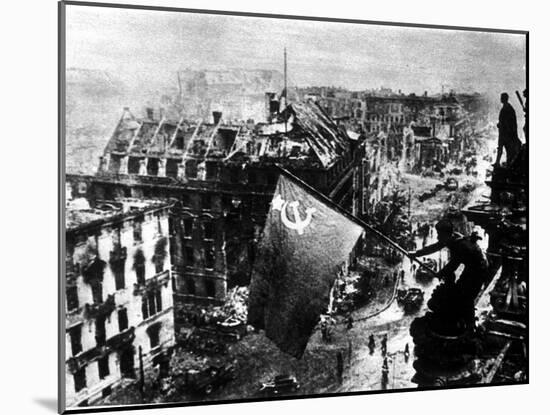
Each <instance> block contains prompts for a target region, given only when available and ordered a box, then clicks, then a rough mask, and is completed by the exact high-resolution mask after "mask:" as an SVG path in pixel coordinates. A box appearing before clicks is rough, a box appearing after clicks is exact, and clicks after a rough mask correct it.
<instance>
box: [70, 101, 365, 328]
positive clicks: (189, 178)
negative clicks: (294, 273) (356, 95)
mask: <svg viewBox="0 0 550 415" xmlns="http://www.w3.org/2000/svg"><path fill="white" fill-rule="evenodd" d="M265 102H266V106H265V111H266V118H267V119H268V122H266V123H258V124H252V123H245V122H242V123H238V124H235V123H226V122H224V119H223V116H222V114H221V113H220V112H214V114H213V119H212V120H211V121H206V120H205V121H199V122H189V121H187V120H185V119H183V118H181V119H180V120H169V119H167V118H166V117H162V118H160V119H159V118H158V117H154V114H153V111H152V110H149V111H148V112H147V114H146V117H144V118H137V117H135V116H134V115H133V114H132V113H131V112H130V111H129V110H128V109H125V110H124V112H123V115H122V117H121V119H120V122H119V123H118V125H117V126H116V129H115V132H114V134H113V136H112V137H111V140H110V141H109V143H108V144H107V147H106V149H105V153H104V156H103V157H102V158H101V161H100V166H99V169H98V173H97V175H95V176H69V177H68V180H69V181H70V182H74V183H75V186H76V187H77V188H78V186H85V187H86V191H85V193H86V195H87V196H88V197H93V198H97V199H117V198H121V197H122V198H123V197H133V198H154V199H159V200H172V201H173V202H174V204H173V206H172V208H171V216H170V219H169V221H170V225H169V229H170V232H171V240H170V247H171V258H172V269H173V274H174V279H175V296H174V298H175V308H176V313H175V315H176V326H178V327H179V325H180V323H181V325H182V326H183V325H185V324H187V323H186V321H187V318H186V315H187V314H188V310H189V309H190V308H193V307H195V308H196V307H197V305H199V306H205V305H208V304H220V303H221V302H222V301H223V300H224V298H225V294H226V291H227V289H228V288H230V287H232V286H235V285H248V283H249V281H250V273H251V265H252V263H253V261H254V255H255V252H254V249H255V243H256V241H257V240H258V237H259V235H260V232H261V230H262V229H263V225H264V222H265V218H266V215H267V212H268V209H269V203H270V202H271V200H272V198H273V191H274V189H275V184H276V182H277V178H278V175H279V170H278V167H277V166H282V167H284V168H286V169H288V170H289V171H291V172H292V173H293V174H295V175H296V176H298V177H299V178H300V179H302V180H304V181H305V182H307V183H308V184H310V185H311V186H313V187H314V188H316V189H317V190H319V191H320V192H322V193H324V194H325V195H327V196H329V197H330V198H331V199H332V200H334V201H336V202H337V203H339V204H340V205H341V206H342V207H344V208H345V209H348V210H349V211H352V212H354V213H356V214H358V215H359V214H361V213H362V212H363V209H364V204H363V203H362V201H363V199H364V198H363V194H362V189H363V188H364V186H363V178H364V176H365V175H364V169H365V165H364V163H362V160H363V155H364V146H363V145H361V143H360V142H359V141H358V140H351V139H350V138H349V137H348V136H347V135H346V133H345V132H344V131H342V130H341V129H339V128H338V126H337V125H336V124H335V123H334V122H333V121H332V120H331V119H330V118H329V117H328V116H327V115H326V114H325V113H324V111H323V110H322V109H321V108H320V107H318V106H317V105H315V104H313V103H292V104H288V105H285V104H284V102H283V103H281V102H279V100H278V99H277V98H276V96H275V94H267V95H266V96H265ZM79 183H80V184H79ZM182 330H183V327H182Z"/></svg>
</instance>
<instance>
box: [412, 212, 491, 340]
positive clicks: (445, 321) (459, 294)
mask: <svg viewBox="0 0 550 415" xmlns="http://www.w3.org/2000/svg"><path fill="white" fill-rule="evenodd" d="M436 230H437V238H438V242H436V243H435V244H432V245H429V246H426V247H425V248H423V249H420V250H418V251H416V252H412V253H411V255H412V256H424V255H430V254H432V253H434V252H437V251H440V250H441V249H443V248H447V249H448V250H449V254H450V259H449V262H448V263H447V264H446V265H445V266H444V267H443V268H442V269H441V270H440V271H439V273H438V277H439V278H440V279H443V281H444V283H443V284H441V285H439V286H438V287H437V288H436V289H435V290H434V293H433V295H432V297H431V299H430V300H429V301H428V307H429V308H430V309H431V310H432V311H433V312H434V317H436V316H437V320H438V321H439V323H440V324H438V325H440V327H439V328H440V329H441V330H442V331H444V332H447V333H449V334H451V333H453V332H454V331H455V330H456V329H459V327H460V326H463V325H466V326H467V327H473V324H474V322H475V317H474V316H475V314H474V311H475V305H474V301H475V299H476V297H477V295H478V294H479V292H480V290H481V287H482V286H483V283H484V282H485V281H486V279H487V276H488V269H489V264H488V262H487V259H486V258H485V255H484V254H483V252H482V251H481V248H480V247H479V245H478V244H477V240H478V239H479V238H478V237H477V236H476V235H472V236H471V237H463V236H462V235H460V234H458V233H456V232H453V224H452V222H450V221H449V220H445V219H444V220H441V221H439V222H438V223H437V225H436ZM460 264H464V271H463V272H462V274H461V275H460V277H459V278H458V280H457V281H456V282H455V274H454V272H455V271H456V269H457V268H458V267H459V266H460Z"/></svg>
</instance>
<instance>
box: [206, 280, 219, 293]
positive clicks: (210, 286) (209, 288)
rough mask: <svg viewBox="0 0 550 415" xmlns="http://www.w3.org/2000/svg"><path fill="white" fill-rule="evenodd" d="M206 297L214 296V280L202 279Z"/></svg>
mask: <svg viewBox="0 0 550 415" xmlns="http://www.w3.org/2000/svg"><path fill="white" fill-rule="evenodd" d="M204 285H205V288H206V296H207V297H216V281H214V280H213V279H207V280H205V281H204Z"/></svg>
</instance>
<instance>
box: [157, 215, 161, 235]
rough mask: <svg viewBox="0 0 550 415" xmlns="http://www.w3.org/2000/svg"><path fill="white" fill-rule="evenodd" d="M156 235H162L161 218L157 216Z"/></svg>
mask: <svg viewBox="0 0 550 415" xmlns="http://www.w3.org/2000/svg"><path fill="white" fill-rule="evenodd" d="M157 234H159V235H162V216H161V215H158V216H157Z"/></svg>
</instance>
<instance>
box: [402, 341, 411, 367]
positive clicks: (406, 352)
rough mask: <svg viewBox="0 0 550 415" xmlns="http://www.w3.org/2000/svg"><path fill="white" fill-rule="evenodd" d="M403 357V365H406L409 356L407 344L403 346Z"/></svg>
mask: <svg viewBox="0 0 550 415" xmlns="http://www.w3.org/2000/svg"><path fill="white" fill-rule="evenodd" d="M403 355H404V356H405V363H407V362H408V361H409V357H410V355H411V353H410V351H409V343H406V344H405V350H404V351H403Z"/></svg>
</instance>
